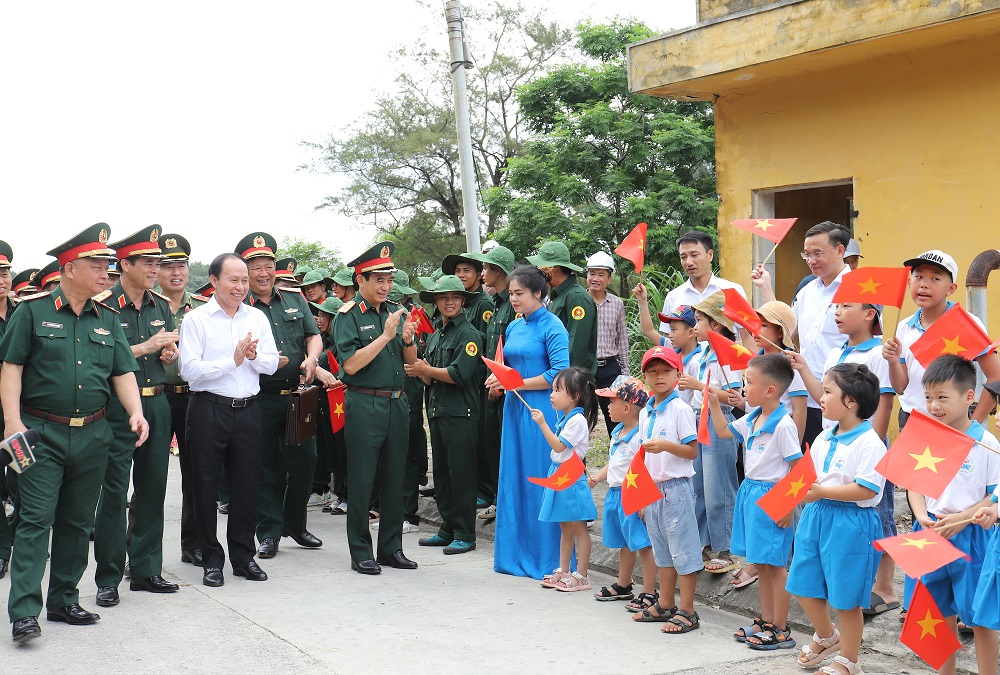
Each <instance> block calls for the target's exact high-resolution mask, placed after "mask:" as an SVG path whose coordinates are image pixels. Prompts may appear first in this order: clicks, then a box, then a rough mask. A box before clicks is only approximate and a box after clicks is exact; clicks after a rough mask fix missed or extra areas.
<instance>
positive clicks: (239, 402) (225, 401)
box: [191, 391, 257, 408]
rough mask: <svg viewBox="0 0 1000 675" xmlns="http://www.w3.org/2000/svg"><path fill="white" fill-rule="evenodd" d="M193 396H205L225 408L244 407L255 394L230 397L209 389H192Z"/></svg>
mask: <svg viewBox="0 0 1000 675" xmlns="http://www.w3.org/2000/svg"><path fill="white" fill-rule="evenodd" d="M191 393H192V394H194V395H195V396H200V397H201V398H207V399H208V400H209V401H212V402H214V403H218V404H220V405H224V406H226V407H227V408H246V407H247V406H249V405H250V404H251V403H253V402H254V401H255V400H257V397H256V396H247V397H246V398H230V397H228V396H219V395H218V394H213V393H212V392H210V391H192V392H191Z"/></svg>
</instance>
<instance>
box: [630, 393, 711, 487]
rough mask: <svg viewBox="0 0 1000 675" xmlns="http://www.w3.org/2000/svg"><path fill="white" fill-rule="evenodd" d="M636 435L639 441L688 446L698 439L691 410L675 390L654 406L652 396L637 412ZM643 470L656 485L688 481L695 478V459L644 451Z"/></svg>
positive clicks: (668, 453)
mask: <svg viewBox="0 0 1000 675" xmlns="http://www.w3.org/2000/svg"><path fill="white" fill-rule="evenodd" d="M639 436H640V438H641V441H640V442H642V441H647V440H649V439H652V438H656V439H663V440H667V441H671V442H673V443H679V444H681V445H687V444H688V443H690V442H691V441H694V440H697V438H698V427H697V425H696V424H695V420H694V410H692V409H691V406H689V405H688V404H687V403H685V402H684V401H682V400H681V399H680V397H679V396H678V395H677V391H676V390H674V391H672V392H670V396H668V397H667V398H666V399H664V401H663V402H662V403H660V405H655V400H654V399H653V397H652V396H651V397H650V398H649V401H648V402H647V403H646V407H645V408H643V409H642V410H641V411H640V412H639ZM646 469H647V470H649V476H650V478H652V479H653V480H654V481H655V482H657V483H659V482H660V481H664V480H670V479H671V478H690V477H691V476H693V475H694V460H691V459H684V458H683V457H678V456H677V455H675V454H673V453H671V452H656V453H651V452H647V453H646Z"/></svg>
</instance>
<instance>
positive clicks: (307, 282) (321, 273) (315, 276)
mask: <svg viewBox="0 0 1000 675" xmlns="http://www.w3.org/2000/svg"><path fill="white" fill-rule="evenodd" d="M326 282H330V283H333V279H331V278H330V277H328V276H327V275H326V270H321V269H315V270H309V271H308V272H306V275H305V276H304V277H302V281H300V282H299V283H298V284H297V285H298V287H299V288H304V287H305V286H312V285H313V284H325V283H326Z"/></svg>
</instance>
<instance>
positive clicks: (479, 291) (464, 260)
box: [435, 253, 494, 379]
mask: <svg viewBox="0 0 1000 675" xmlns="http://www.w3.org/2000/svg"><path fill="white" fill-rule="evenodd" d="M481 255H482V254H481V253H462V254H460V255H449V256H446V257H445V259H444V261H442V263H441V271H442V272H443V273H444V274H454V275H455V276H456V277H458V278H459V279H461V280H462V283H463V284H465V291H466V292H467V293H469V298H468V299H467V300H466V303H465V317H466V318H467V319H468V320H469V323H470V324H472V327H473V328H475V329H476V330H478V331H479V332H480V333H482V334H483V335H486V324H487V323H488V322H489V320H490V317H491V316H493V309H494V304H493V298H492V297H490V294H489V293H487V292H486V291H484V290H483V283H482V281H483V279H482V273H483V263H482V262H481V261H480V260H479V257H480V256H481ZM435 309H436V308H435ZM483 377H484V379H485V375H484V376H483Z"/></svg>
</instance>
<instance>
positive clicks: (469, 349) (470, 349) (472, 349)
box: [465, 342, 479, 356]
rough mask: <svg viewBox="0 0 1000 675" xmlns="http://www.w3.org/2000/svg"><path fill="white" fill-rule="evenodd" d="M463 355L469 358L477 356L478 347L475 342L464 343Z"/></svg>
mask: <svg viewBox="0 0 1000 675" xmlns="http://www.w3.org/2000/svg"><path fill="white" fill-rule="evenodd" d="M465 353H466V354H468V355H469V356H476V355H477V354H479V345H477V344H476V343H475V342H466V343H465Z"/></svg>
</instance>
